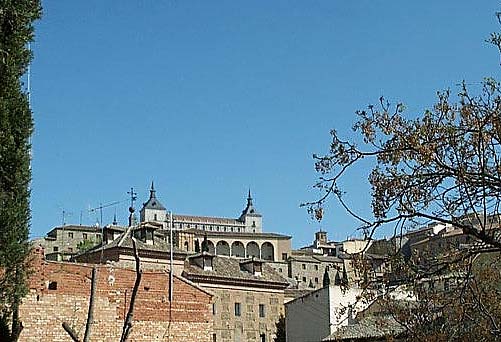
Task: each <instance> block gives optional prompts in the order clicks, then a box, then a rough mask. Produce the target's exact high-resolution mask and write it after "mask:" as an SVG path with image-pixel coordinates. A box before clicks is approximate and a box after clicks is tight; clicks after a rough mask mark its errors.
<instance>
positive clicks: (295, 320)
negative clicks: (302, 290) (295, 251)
mask: <svg viewBox="0 0 501 342" xmlns="http://www.w3.org/2000/svg"><path fill="white" fill-rule="evenodd" d="M361 294H362V290H361V289H359V288H348V289H342V288H341V287H340V286H336V285H329V286H326V287H323V288H321V289H319V290H316V291H313V292H310V293H308V294H306V295H304V296H301V297H299V298H296V299H294V300H292V301H290V302H288V303H286V304H285V320H286V321H285V326H286V335H287V342H307V341H315V342H320V341H322V339H323V338H325V337H327V336H329V335H331V334H332V333H333V332H335V331H336V330H337V329H338V328H339V327H341V326H346V325H348V324H349V323H351V321H352V320H353V318H354V317H355V314H356V312H358V311H360V310H363V309H364V308H365V307H366V304H365V303H363V302H362V301H360V299H359V297H360V295H361Z"/></svg>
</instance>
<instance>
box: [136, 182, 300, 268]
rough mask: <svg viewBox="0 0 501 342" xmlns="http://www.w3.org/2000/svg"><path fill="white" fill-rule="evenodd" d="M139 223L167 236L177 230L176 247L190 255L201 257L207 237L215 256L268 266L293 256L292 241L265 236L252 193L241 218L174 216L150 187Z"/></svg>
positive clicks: (248, 197)
mask: <svg viewBox="0 0 501 342" xmlns="http://www.w3.org/2000/svg"><path fill="white" fill-rule="evenodd" d="M140 221H141V222H142V223H145V222H150V223H152V224H155V225H160V226H161V227H162V229H160V230H159V231H160V232H163V233H164V234H167V232H168V228H169V225H170V224H172V228H173V230H174V239H173V240H174V244H175V245H176V246H177V247H178V248H179V249H182V250H184V251H186V252H188V253H199V252H201V250H202V242H203V241H204V239H205V237H207V244H208V251H209V252H210V253H212V254H215V255H221V256H231V257H235V258H252V257H255V258H258V259H263V260H266V261H268V262H276V261H280V260H282V261H285V260H287V258H288V257H289V256H290V253H291V237H290V236H287V235H282V234H276V233H264V232H263V217H262V215H261V214H260V213H259V212H258V211H257V210H256V208H255V206H254V203H253V198H252V195H251V192H250V190H249V193H248V196H247V204H246V206H245V208H244V210H243V211H242V213H241V214H240V216H239V217H238V218H226V217H212V216H210V217H209V216H193V215H179V214H172V222H170V217H169V212H168V210H167V209H166V207H165V206H164V205H163V204H162V203H161V202H160V200H159V199H158V198H157V195H156V190H155V187H154V184H153V183H152V184H151V188H150V198H149V199H148V200H147V201H146V202H145V203H144V204H143V206H142V208H141V210H140Z"/></svg>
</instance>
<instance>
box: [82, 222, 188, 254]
mask: <svg viewBox="0 0 501 342" xmlns="http://www.w3.org/2000/svg"><path fill="white" fill-rule="evenodd" d="M134 228H136V229H137V227H129V229H127V230H126V231H125V232H124V233H122V234H120V235H119V236H118V237H117V238H116V239H115V240H113V241H112V242H110V243H108V244H104V246H103V245H102V244H100V245H97V246H95V247H94V248H92V249H91V250H89V251H88V253H92V252H96V251H101V249H103V250H109V249H112V248H130V249H132V238H131V234H132V232H133V230H134ZM155 237H157V238H155V239H154V244H153V245H150V244H146V243H144V242H143V241H141V240H139V239H136V247H137V249H138V250H139V251H154V252H164V253H170V244H169V243H168V242H167V241H165V240H163V239H161V238H158V235H157V234H155ZM173 251H174V253H175V254H184V255H187V253H186V251H183V250H181V249H179V248H177V247H174V248H173Z"/></svg>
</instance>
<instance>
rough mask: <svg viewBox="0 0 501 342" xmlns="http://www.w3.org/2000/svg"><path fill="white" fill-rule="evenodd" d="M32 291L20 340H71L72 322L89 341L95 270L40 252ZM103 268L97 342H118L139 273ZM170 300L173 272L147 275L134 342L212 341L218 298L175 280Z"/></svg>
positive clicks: (100, 267) (97, 301)
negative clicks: (46, 257) (68, 328)
mask: <svg viewBox="0 0 501 342" xmlns="http://www.w3.org/2000/svg"><path fill="white" fill-rule="evenodd" d="M34 254H35V256H34V260H33V274H32V276H31V278H30V282H29V287H30V292H29V294H28V295H27V296H26V297H25V298H24V300H23V303H22V305H21V308H20V318H21V321H22V323H23V326H24V329H23V331H22V333H21V336H20V341H69V340H70V337H69V335H68V334H67V333H66V331H64V329H63V328H62V323H63V322H67V323H68V324H69V325H70V326H71V327H73V329H74V330H75V331H76V332H77V333H78V335H79V337H80V338H83V333H84V331H85V322H86V320H87V311H88V303H89V297H90V288H91V274H92V268H93V266H94V265H90V264H75V263H64V262H52V261H44V260H43V250H42V249H41V248H38V249H36V251H35V253H34ZM95 266H96V267H97V287H96V297H95V308H94V322H93V324H92V333H91V339H90V340H91V341H113V342H115V341H118V340H120V335H121V333H122V326H123V322H124V319H125V316H126V314H127V310H128V305H129V303H130V296H131V293H132V288H133V286H134V281H135V278H136V274H135V271H134V270H130V269H123V268H116V267H115V266H110V265H95ZM173 298H174V300H173V301H172V302H170V301H169V273H168V272H155V271H144V272H143V274H142V279H141V286H140V287H139V291H138V295H137V297H136V304H135V307H134V317H133V328H132V332H131V335H130V338H129V341H179V342H193V341H202V342H203V341H207V342H208V341H211V337H212V325H213V322H212V306H211V303H212V296H211V294H210V293H208V292H206V291H205V290H203V289H200V288H199V287H196V286H195V285H192V284H190V283H189V282H187V281H185V280H183V279H181V278H178V277H175V278H174V286H173Z"/></svg>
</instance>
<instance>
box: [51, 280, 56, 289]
mask: <svg viewBox="0 0 501 342" xmlns="http://www.w3.org/2000/svg"><path fill="white" fill-rule="evenodd" d="M49 290H57V281H51V282H49Z"/></svg>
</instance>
